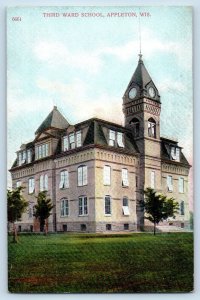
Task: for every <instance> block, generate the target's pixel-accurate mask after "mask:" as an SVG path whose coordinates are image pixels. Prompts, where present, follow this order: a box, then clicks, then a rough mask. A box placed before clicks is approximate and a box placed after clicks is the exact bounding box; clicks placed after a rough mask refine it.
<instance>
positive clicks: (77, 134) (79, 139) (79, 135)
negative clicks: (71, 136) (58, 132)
mask: <svg viewBox="0 0 200 300" xmlns="http://www.w3.org/2000/svg"><path fill="white" fill-rule="evenodd" d="M76 146H77V147H81V131H77V132H76Z"/></svg>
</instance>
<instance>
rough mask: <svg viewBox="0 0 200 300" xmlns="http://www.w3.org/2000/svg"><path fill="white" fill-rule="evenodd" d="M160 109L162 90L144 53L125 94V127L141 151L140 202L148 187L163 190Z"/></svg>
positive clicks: (141, 220) (140, 210) (140, 219)
mask: <svg viewBox="0 0 200 300" xmlns="http://www.w3.org/2000/svg"><path fill="white" fill-rule="evenodd" d="M160 111H161V102H160V95H159V92H158V89H157V88H156V86H155V84H154V82H153V80H152V78H151V77H150V75H149V73H148V71H147V69H146V68H145V65H144V63H143V60H142V55H141V54H140V55H139V61H138V65H137V68H136V70H135V72H134V74H133V76H132V78H131V80H130V82H129V84H128V87H127V89H126V91H125V93H124V96H123V113H124V117H125V127H126V128H129V129H131V131H132V136H133V139H134V140H135V142H136V144H137V146H138V149H139V151H140V168H139V176H138V177H139V178H140V182H139V187H138V192H137V195H138V196H137V197H138V199H137V201H138V203H139V201H140V200H142V199H143V197H144V195H143V191H144V189H146V188H147V187H151V188H154V189H155V190H157V191H159V190H161V146H160V145H161V142H160ZM142 222H143V214H142V209H141V208H140V207H139V204H138V224H140V225H141V224H142Z"/></svg>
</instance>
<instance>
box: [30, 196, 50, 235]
mask: <svg viewBox="0 0 200 300" xmlns="http://www.w3.org/2000/svg"><path fill="white" fill-rule="evenodd" d="M36 198H37V204H36V205H35V207H34V214H33V215H34V216H35V217H36V218H38V220H39V222H40V231H41V232H43V231H44V227H45V233H46V234H47V225H46V226H45V221H47V219H48V218H49V216H50V214H51V210H52V208H53V205H52V204H51V199H50V198H47V191H43V192H39V194H38V196H37V197H36Z"/></svg>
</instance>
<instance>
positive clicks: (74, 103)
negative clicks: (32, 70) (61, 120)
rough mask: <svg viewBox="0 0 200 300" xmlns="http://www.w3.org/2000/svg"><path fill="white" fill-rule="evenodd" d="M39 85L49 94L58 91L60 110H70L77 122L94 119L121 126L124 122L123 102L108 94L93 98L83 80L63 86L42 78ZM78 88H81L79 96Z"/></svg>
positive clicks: (38, 81)
mask: <svg viewBox="0 0 200 300" xmlns="http://www.w3.org/2000/svg"><path fill="white" fill-rule="evenodd" d="M37 85H38V87H39V88H40V89H43V90H46V91H48V92H49V93H54V92H55V91H56V92H57V93H58V99H59V103H58V108H59V106H60V107H62V108H65V107H66V106H67V107H68V108H70V112H71V113H72V114H73V116H74V119H75V120H77V122H79V121H83V120H85V119H88V118H92V117H98V118H102V119H105V120H110V121H112V122H116V123H120V124H122V122H123V114H122V110H121V101H117V99H116V98H115V97H113V96H112V95H109V94H107V93H103V94H101V95H99V96H96V97H95V98H92V97H91V96H90V95H89V92H88V90H89V86H88V84H87V83H85V82H83V81H81V80H78V79H76V80H74V81H73V82H71V83H70V84H63V83H61V82H59V81H56V82H55V81H50V80H47V79H44V78H40V79H38V80H37ZM77 86H78V87H79V88H78V94H77ZM66 114H67V113H66ZM66 117H67V115H66ZM69 117H70V116H69Z"/></svg>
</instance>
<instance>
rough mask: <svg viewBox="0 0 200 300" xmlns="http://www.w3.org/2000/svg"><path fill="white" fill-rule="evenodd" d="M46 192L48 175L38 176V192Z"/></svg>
mask: <svg viewBox="0 0 200 300" xmlns="http://www.w3.org/2000/svg"><path fill="white" fill-rule="evenodd" d="M42 191H48V175H47V174H45V175H41V176H40V192H42Z"/></svg>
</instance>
